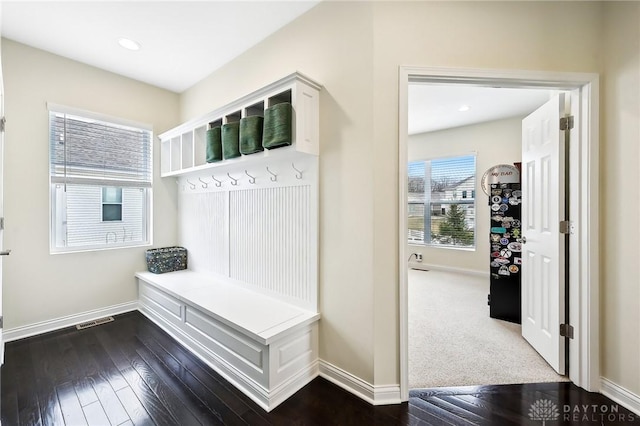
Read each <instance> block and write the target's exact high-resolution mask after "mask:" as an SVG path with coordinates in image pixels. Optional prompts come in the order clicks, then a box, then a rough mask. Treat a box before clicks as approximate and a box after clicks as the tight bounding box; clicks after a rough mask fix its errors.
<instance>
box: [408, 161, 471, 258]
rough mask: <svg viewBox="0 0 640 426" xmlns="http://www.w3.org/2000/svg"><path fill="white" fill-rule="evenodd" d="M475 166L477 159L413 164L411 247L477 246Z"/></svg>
mask: <svg viewBox="0 0 640 426" xmlns="http://www.w3.org/2000/svg"><path fill="white" fill-rule="evenodd" d="M475 164H476V163H475V155H466V156H459V157H447V158H437V159H431V160H425V161H415V162H411V163H409V165H408V186H407V187H408V202H409V205H408V206H407V211H408V224H409V229H408V240H409V243H412V244H425V245H431V246H436V247H437V246H441V247H467V248H468V247H474V246H475V218H476V214H475V195H476V191H475V189H476V177H475V175H476V166H475Z"/></svg>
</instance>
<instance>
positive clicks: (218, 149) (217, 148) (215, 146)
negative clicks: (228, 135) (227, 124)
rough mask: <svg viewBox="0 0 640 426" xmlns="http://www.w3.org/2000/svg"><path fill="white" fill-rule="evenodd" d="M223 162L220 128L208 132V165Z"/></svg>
mask: <svg viewBox="0 0 640 426" xmlns="http://www.w3.org/2000/svg"><path fill="white" fill-rule="evenodd" d="M221 160H222V129H221V128H220V126H218V127H214V128H212V129H209V130H207V163H215V162H216V161H221Z"/></svg>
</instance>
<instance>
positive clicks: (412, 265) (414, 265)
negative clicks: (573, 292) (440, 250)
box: [409, 262, 489, 278]
mask: <svg viewBox="0 0 640 426" xmlns="http://www.w3.org/2000/svg"><path fill="white" fill-rule="evenodd" d="M409 268H411V269H418V270H421V271H429V270H434V271H443V272H455V273H457V274H466V275H473V276H476V277H483V278H484V277H488V276H489V271H488V270H487V271H477V270H475V269H464V268H454V267H452V266H443V265H431V264H428V263H418V262H409Z"/></svg>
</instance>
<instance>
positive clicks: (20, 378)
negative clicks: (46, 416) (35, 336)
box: [14, 341, 42, 426]
mask: <svg viewBox="0 0 640 426" xmlns="http://www.w3.org/2000/svg"><path fill="white" fill-rule="evenodd" d="M30 342H31V341H30ZM14 368H15V372H16V383H17V384H18V391H17V399H18V419H19V421H20V423H19V424H20V425H30V426H32V425H41V424H42V419H41V417H40V402H39V401H38V389H37V387H36V378H35V376H34V374H33V358H32V355H31V346H30V343H29V342H28V343H27V344H26V345H25V346H24V347H23V350H22V351H21V355H20V356H19V357H18V358H17V359H16V362H15V367H14Z"/></svg>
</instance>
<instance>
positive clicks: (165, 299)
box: [139, 282, 184, 320]
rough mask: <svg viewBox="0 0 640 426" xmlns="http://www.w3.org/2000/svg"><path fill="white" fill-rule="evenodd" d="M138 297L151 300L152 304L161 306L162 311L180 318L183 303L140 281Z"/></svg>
mask: <svg viewBox="0 0 640 426" xmlns="http://www.w3.org/2000/svg"><path fill="white" fill-rule="evenodd" d="M139 291H140V297H141V298H144V299H146V300H145V301H149V300H150V301H151V302H152V304H153V305H155V306H157V307H160V308H162V310H163V311H165V312H167V313H169V314H171V315H172V316H174V317H175V318H176V319H179V320H182V309H183V308H184V305H183V304H182V303H180V302H179V301H178V300H176V299H174V298H173V297H171V296H169V295H167V294H164V293H162V292H161V291H159V290H156V289H154V288H153V287H151V286H149V285H146V284H144V283H142V282H141V283H140V290H139Z"/></svg>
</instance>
